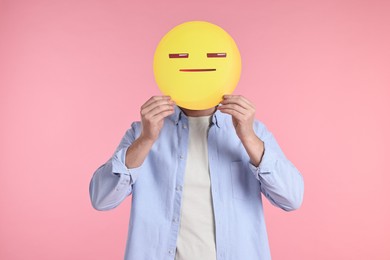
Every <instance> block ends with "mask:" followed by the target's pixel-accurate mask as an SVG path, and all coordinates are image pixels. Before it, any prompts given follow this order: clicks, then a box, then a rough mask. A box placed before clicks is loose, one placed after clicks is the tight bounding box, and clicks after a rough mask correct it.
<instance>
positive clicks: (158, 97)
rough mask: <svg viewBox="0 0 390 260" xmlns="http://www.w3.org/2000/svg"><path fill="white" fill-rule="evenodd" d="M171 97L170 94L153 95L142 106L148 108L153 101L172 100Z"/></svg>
mask: <svg viewBox="0 0 390 260" xmlns="http://www.w3.org/2000/svg"><path fill="white" fill-rule="evenodd" d="M170 99H171V97H170V96H153V97H151V98H149V99H148V101H146V102H145V103H144V104H143V105H142V106H141V109H144V108H146V107H147V106H149V105H150V104H151V103H153V102H155V101H157V100H170Z"/></svg>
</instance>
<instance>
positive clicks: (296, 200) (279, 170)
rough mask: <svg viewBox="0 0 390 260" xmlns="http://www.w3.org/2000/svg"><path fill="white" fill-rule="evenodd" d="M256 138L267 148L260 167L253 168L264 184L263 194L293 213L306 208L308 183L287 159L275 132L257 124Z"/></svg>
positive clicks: (276, 204)
mask: <svg viewBox="0 0 390 260" xmlns="http://www.w3.org/2000/svg"><path fill="white" fill-rule="evenodd" d="M255 129H256V134H257V135H258V136H259V138H260V139H261V140H262V142H263V144H264V152H263V156H262V159H261V162H260V165H259V166H257V167H256V166H255V165H253V164H250V165H249V167H250V169H251V170H252V172H253V173H254V174H255V177H256V178H257V179H258V180H259V181H260V183H261V191H262V193H263V194H264V195H265V196H266V197H267V199H268V200H269V201H270V202H271V203H272V204H273V205H275V206H277V207H279V208H281V209H283V210H286V211H291V210H295V209H298V208H299V207H300V206H301V205H302V201H303V193H304V182H303V178H302V175H301V174H300V173H299V171H298V170H297V168H296V167H295V166H294V165H293V164H292V163H291V162H290V161H289V160H288V159H287V158H286V157H285V155H284V154H283V152H282V150H281V148H280V147H279V145H278V143H277V141H276V140H275V138H274V136H273V135H272V133H271V132H269V131H268V130H267V129H266V127H265V126H264V125H263V124H261V123H259V122H256V123H255Z"/></svg>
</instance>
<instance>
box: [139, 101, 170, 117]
mask: <svg viewBox="0 0 390 260" xmlns="http://www.w3.org/2000/svg"><path fill="white" fill-rule="evenodd" d="M164 111H174V108H173V105H172V104H163V105H159V106H156V107H154V108H153V109H152V110H150V111H149V112H148V113H146V114H145V117H147V118H153V117H155V116H156V115H158V114H160V113H161V112H164Z"/></svg>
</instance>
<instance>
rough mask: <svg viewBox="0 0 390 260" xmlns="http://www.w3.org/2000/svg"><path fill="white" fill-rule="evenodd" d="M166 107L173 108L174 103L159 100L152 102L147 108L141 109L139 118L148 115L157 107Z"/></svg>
mask: <svg viewBox="0 0 390 260" xmlns="http://www.w3.org/2000/svg"><path fill="white" fill-rule="evenodd" d="M166 105H169V106H171V107H173V105H174V102H173V101H172V100H167V99H159V100H156V101H153V102H152V103H150V104H149V105H148V106H147V107H145V108H143V109H141V116H144V115H147V114H148V113H150V111H152V110H154V109H156V108H157V107H160V106H166Z"/></svg>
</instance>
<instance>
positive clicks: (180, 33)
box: [153, 21, 241, 110]
mask: <svg viewBox="0 0 390 260" xmlns="http://www.w3.org/2000/svg"><path fill="white" fill-rule="evenodd" d="M153 70H154V77H155V79H156V82H157V85H158V86H159V88H160V90H161V92H162V93H163V94H164V95H168V96H171V98H172V100H174V101H175V102H176V104H177V105H178V106H180V107H184V108H187V109H192V110H202V109H208V108H211V107H213V106H216V105H218V104H219V102H220V101H221V100H222V96H223V95H225V94H231V93H232V92H233V90H234V89H235V87H236V85H237V83H238V81H239V79H240V74H241V56H240V52H239V50H238V48H237V45H236V43H235V42H234V40H233V38H232V37H230V35H229V34H228V33H227V32H225V31H224V30H223V29H222V28H221V27H219V26H217V25H214V24H211V23H208V22H203V21H192V22H186V23H183V24H180V25H178V26H176V27H174V28H173V29H172V30H170V31H169V32H168V33H167V34H166V35H165V36H164V37H163V38H162V39H161V41H160V43H159V44H158V46H157V48H156V52H155V54H154V62H153Z"/></svg>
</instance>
